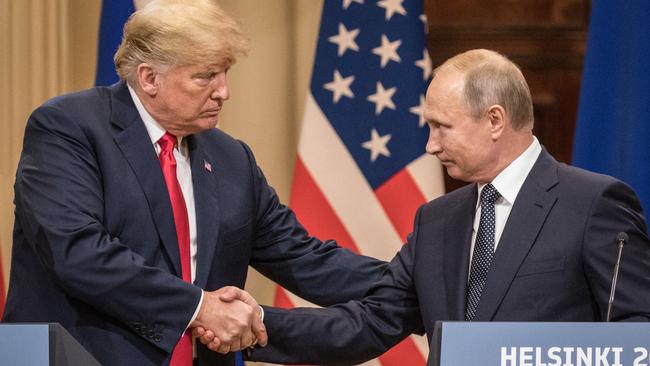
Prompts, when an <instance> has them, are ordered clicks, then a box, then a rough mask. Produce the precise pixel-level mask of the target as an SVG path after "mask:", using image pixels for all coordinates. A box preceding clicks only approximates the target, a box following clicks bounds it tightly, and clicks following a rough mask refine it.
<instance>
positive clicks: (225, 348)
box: [213, 344, 230, 355]
mask: <svg viewBox="0 0 650 366" xmlns="http://www.w3.org/2000/svg"><path fill="white" fill-rule="evenodd" d="M213 351H217V352H219V353H221V354H222V355H225V354H227V353H228V352H230V346H228V345H225V344H221V345H220V346H219V347H217V349H215V350H213Z"/></svg>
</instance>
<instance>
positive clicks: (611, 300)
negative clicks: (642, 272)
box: [605, 231, 629, 322]
mask: <svg viewBox="0 0 650 366" xmlns="http://www.w3.org/2000/svg"><path fill="white" fill-rule="evenodd" d="M628 239H629V238H628V236H627V234H626V233H624V232H622V231H621V232H620V233H618V235H616V242H617V244H618V258H616V265H615V266H614V278H612V288H611V289H610V291H609V303H608V304H607V320H605V321H606V322H609V319H610V316H611V315H612V305H613V304H614V293H615V292H616V280H618V268H619V266H620V265H621V254H623V245H624V244H625V242H626V241H627V240H628Z"/></svg>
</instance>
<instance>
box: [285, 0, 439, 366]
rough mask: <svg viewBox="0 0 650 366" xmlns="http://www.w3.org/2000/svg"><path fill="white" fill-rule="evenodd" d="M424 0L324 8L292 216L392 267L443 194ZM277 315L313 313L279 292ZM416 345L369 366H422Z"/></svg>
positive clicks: (350, 1) (344, 0)
mask: <svg viewBox="0 0 650 366" xmlns="http://www.w3.org/2000/svg"><path fill="white" fill-rule="evenodd" d="M426 28H427V24H426V17H425V16H424V14H423V7H422V0H379V1H377V0H325V3H324V6H323V13H322V18H321V26H320V34H319V38H318V45H317V49H316V57H315V61H314V68H313V72H312V80H311V86H310V91H309V94H308V96H307V101H306V106H305V112H304V113H305V114H304V120H303V126H302V131H301V136H300V142H299V146H298V157H297V161H296V166H295V171H294V177H293V188H292V192H291V201H290V206H291V207H292V208H293V209H294V210H295V212H296V214H297V216H298V218H299V219H300V221H301V222H302V223H303V224H304V225H305V226H306V228H307V229H308V230H309V231H310V234H311V235H314V236H317V237H320V238H323V239H325V238H334V239H336V240H337V241H338V243H339V244H340V245H342V246H345V247H347V248H350V249H352V250H354V251H355V252H357V253H362V254H365V255H369V256H373V257H377V258H381V259H384V260H390V259H391V258H392V257H393V256H394V255H395V253H397V251H398V250H399V248H400V246H401V245H402V244H403V243H404V242H405V240H406V236H407V235H408V234H409V232H410V231H411V229H412V223H413V217H414V215H415V211H416V209H417V208H418V207H419V206H420V205H421V204H423V203H425V202H426V201H428V200H431V199H433V198H435V197H437V196H439V195H441V194H443V193H444V185H443V178H442V169H441V166H440V163H439V162H438V161H437V159H435V158H433V157H431V156H427V155H425V154H424V146H425V143H426V140H427V135H428V131H429V130H428V128H427V127H426V123H425V121H424V119H423V118H422V110H423V107H424V95H425V92H426V88H427V85H428V82H429V80H430V78H431V59H430V58H429V54H428V52H427V48H426V36H425V33H426ZM275 305H276V306H281V307H293V306H310V304H308V303H306V302H305V301H304V300H302V299H300V298H298V297H296V296H294V295H293V294H291V293H289V292H287V291H286V290H284V289H282V288H279V287H278V289H277V291H276V300H275ZM427 353H428V344H427V342H426V338H424V337H417V336H411V337H410V338H408V339H406V340H405V341H403V342H402V343H400V344H399V345H398V346H396V347H395V348H393V350H391V351H390V352H388V353H386V354H384V355H383V356H381V357H379V359H377V360H373V361H370V362H369V363H368V364H370V365H384V366H387V365H424V364H425V360H426V355H427Z"/></svg>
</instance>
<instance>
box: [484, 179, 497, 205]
mask: <svg viewBox="0 0 650 366" xmlns="http://www.w3.org/2000/svg"><path fill="white" fill-rule="evenodd" d="M499 197H501V194H500V193H499V191H497V189H496V188H494V186H493V185H492V183H490V184H488V185H486V186H485V187H483V190H482V191H481V204H484V203H486V204H494V202H496V201H497V200H498V199H499Z"/></svg>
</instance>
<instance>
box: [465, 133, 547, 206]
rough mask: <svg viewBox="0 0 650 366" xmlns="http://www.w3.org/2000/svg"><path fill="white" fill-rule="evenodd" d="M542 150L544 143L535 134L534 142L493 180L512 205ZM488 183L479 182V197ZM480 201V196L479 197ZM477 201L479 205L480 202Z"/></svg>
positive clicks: (495, 186) (494, 184) (504, 197)
mask: <svg viewBox="0 0 650 366" xmlns="http://www.w3.org/2000/svg"><path fill="white" fill-rule="evenodd" d="M541 152H542V145H540V143H539V141H538V140H537V137H535V136H533V142H532V143H531V144H530V146H528V148H527V149H526V151H524V152H523V153H522V154H521V155H519V156H518V157H517V159H515V160H513V161H512V163H510V164H509V165H508V166H507V167H506V168H505V169H503V171H501V173H499V175H497V176H496V177H495V178H494V179H493V180H492V182H491V183H492V185H493V186H494V188H496V190H497V191H499V193H500V194H501V197H503V199H504V200H505V201H506V202H508V203H509V204H511V205H514V203H515V199H516V198H517V195H518V194H519V190H520V189H521V186H523V185H524V181H525V180H526V177H527V176H528V173H530V170H531V169H533V165H535V162H536V161H537V158H538V157H539V154H540V153H541ZM485 186H486V184H479V186H478V197H481V191H482V190H483V187H485ZM478 201H479V203H480V198H479V200H478ZM479 203H477V205H478V204H479Z"/></svg>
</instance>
